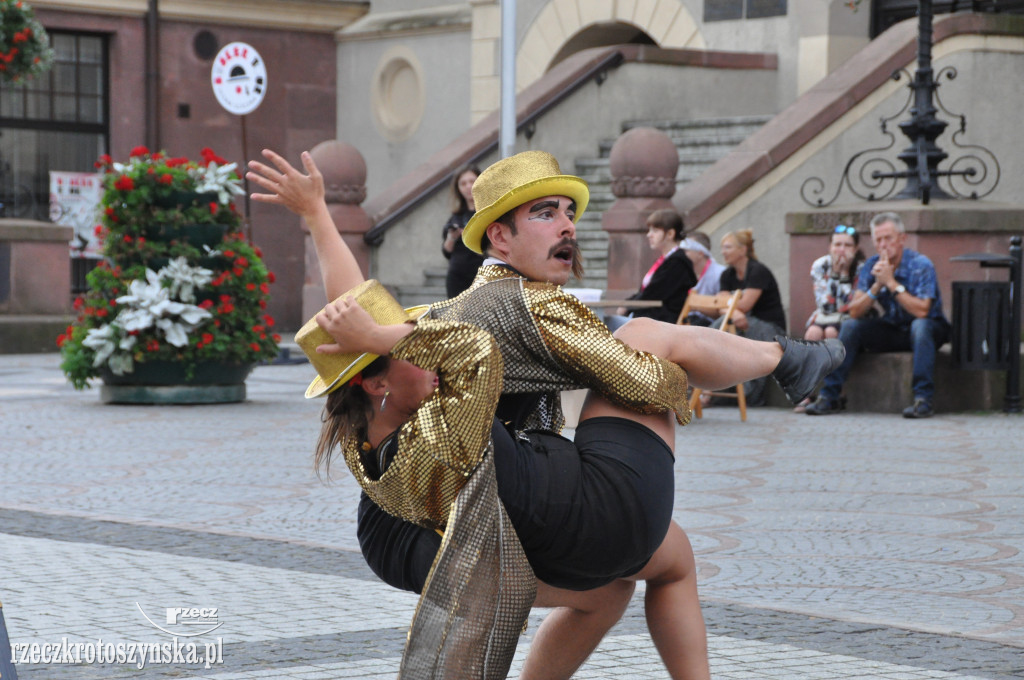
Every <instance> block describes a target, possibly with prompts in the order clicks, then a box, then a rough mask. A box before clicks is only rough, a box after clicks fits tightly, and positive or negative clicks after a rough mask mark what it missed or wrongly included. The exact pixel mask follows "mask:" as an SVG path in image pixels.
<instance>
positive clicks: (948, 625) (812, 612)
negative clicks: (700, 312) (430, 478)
mask: <svg viewBox="0 0 1024 680" xmlns="http://www.w3.org/2000/svg"><path fill="white" fill-rule="evenodd" d="M57 365H58V357H57V356H56V355H53V354H43V355H21V356H0V602H2V603H3V608H2V610H0V611H2V613H3V616H4V618H5V620H6V624H7V630H8V633H9V635H10V639H11V642H12V643H13V644H14V646H15V651H16V652H17V654H16V656H19V655H20V654H21V653H22V652H24V653H25V654H30V653H31V652H32V651H39V647H38V646H39V645H56V646H61V645H63V647H61V649H60V656H61V660H62V661H72V662H73V661H74V660H75V653H76V652H75V650H76V645H78V646H77V653H78V658H79V659H81V661H80V663H28V662H24V663H18V664H17V665H16V666H15V668H16V669H17V672H18V675H19V677H20V678H22V679H23V680H43V679H45V680H50V679H54V680H64V679H68V680H70V679H75V680H79V679H82V680H90V679H94V678H95V679H104V680H105V679H108V678H144V679H147V680H148V679H150V678H154V679H158V678H209V679H212V680H249V679H256V678H264V677H272V678H295V679H302V680H314V679H319V678H367V679H369V678H391V677H394V675H395V673H396V670H397V667H398V660H399V657H400V655H401V650H402V645H403V643H404V640H405V629H406V626H407V625H408V623H409V620H410V618H411V615H412V611H413V608H414V607H415V603H416V598H415V596H413V595H410V594H407V593H400V592H397V591H394V590H392V589H390V588H388V587H387V586H384V585H383V584H381V583H379V582H378V581H377V580H376V579H375V578H374V577H373V575H372V574H371V573H370V572H369V570H368V569H367V568H366V566H365V565H364V564H363V562H362V560H361V558H360V556H359V554H358V550H357V545H356V541H355V529H354V521H353V519H354V512H355V502H356V498H357V487H356V485H355V483H354V482H353V481H352V480H351V479H349V478H348V477H347V473H346V472H345V471H344V470H341V469H339V470H336V474H337V479H336V480H335V481H334V483H332V484H330V485H328V484H325V483H322V482H321V481H319V480H318V479H317V477H316V475H315V474H314V472H313V470H312V467H311V451H312V447H313V444H314V441H315V438H316V434H317V429H318V423H319V421H318V417H319V407H320V403H319V402H307V401H305V400H304V399H302V397H301V392H302V389H303V388H304V387H305V384H306V383H307V382H308V380H309V379H310V368H309V367H308V366H306V365H282V366H264V367H259V368H257V369H256V371H255V372H254V374H253V375H252V377H251V378H250V379H249V383H248V390H249V395H248V400H247V401H246V402H245V403H242V404H231V405H217V406H164V407H147V406H112V405H104V404H101V403H100V399H99V394H98V390H95V389H94V390H90V391H86V392H82V393H79V392H75V391H74V390H72V389H71V388H70V387H69V386H68V385H67V384H66V383H65V381H64V379H63V376H62V374H61V373H60V371H59V370H58V368H57ZM1022 440H1024V417H1020V416H1015V417H1009V416H1005V415H1002V414H957V415H940V416H937V417H936V418H934V419H932V420H929V421H907V420H903V419H902V418H900V417H898V416H897V415H892V416H877V415H876V416H870V415H866V414H843V415H840V416H833V417H830V418H808V417H805V416H802V415H796V414H793V413H790V412H788V411H783V410H772V409H753V410H751V411H750V415H749V419H748V422H747V423H740V422H739V419H738V417H737V415H736V411H735V409H733V408H716V409H708V410H706V411H705V417H704V419H703V420H700V421H695V422H694V423H693V424H692V425H690V426H688V427H686V428H681V429H680V430H679V431H678V436H677V442H676V449H677V462H676V487H677V493H676V496H677V498H676V511H675V516H676V519H677V520H678V521H679V523H680V524H681V525H682V526H683V527H684V528H685V529H686V531H687V532H688V534H689V535H690V538H691V541H692V542H693V545H694V549H695V552H696V555H697V561H698V566H699V569H700V590H701V595H702V601H703V603H704V614H705V618H706V620H707V625H708V632H709V647H710V655H711V667H712V674H713V676H714V677H715V678H729V679H753V678H779V679H785V680H828V679H833V678H835V679H839V678H843V679H850V678H855V679H857V678H864V679H867V678H872V679H874V678H879V679H882V680H897V679H902V678H907V679H915V680H916V679H919V678H947V679H950V680H968V679H973V678H988V679H991V680H1002V679H1004V678H1024V649H1022V648H1024V556H1022V552H1021V551H1022V549H1024V466H1022V462H1021V455H1022V451H1024V446H1022V444H1021V442H1022ZM175 608H183V609H184V611H180V612H175V611H174V610H175ZM191 608H196V609H203V608H206V609H212V608H216V614H215V615H213V613H212V612H211V611H206V612H202V611H189V609H191ZM168 609H171V615H170V616H168ZM543 614H544V611H542V610H541V611H537V612H535V613H534V615H532V616H531V621H530V627H529V632H528V633H527V635H526V636H524V639H523V641H522V643H521V644H520V649H519V655H518V656H517V660H516V663H515V665H514V666H513V672H514V673H515V672H516V671H517V670H518V668H519V666H520V664H521V661H522V657H523V654H525V651H526V650H527V649H528V647H529V641H530V636H531V634H532V632H533V631H535V630H536V628H537V625H538V624H539V622H540V620H541V618H542V616H543ZM214 626H218V627H217V628H215V629H214V630H209V629H210V628H213V627H214ZM175 640H177V644H178V645H179V647H177V648H175V647H174V646H173V645H174V644H175V643H174V641H175ZM79 643H80V644H79ZM133 643H143V644H152V645H155V646H157V647H158V649H159V651H158V652H157V653H156V655H155V656H152V657H147V663H146V665H145V667H144V668H142V669H139V668H137V665H138V664H134V665H133V664H131V663H128V659H127V658H124V659H121V661H123V663H120V662H115V663H105V664H101V663H97V662H95V661H94V662H93V663H89V662H88V654H89V653H90V652H92V653H93V654H95V653H97V648H99V650H100V651H103V650H105V653H107V654H111V655H116V652H118V651H123V652H127V651H129V650H130V645H131V644H133ZM188 643H195V644H196V651H197V652H198V653H202V654H206V652H207V651H209V653H210V657H212V658H213V660H214V661H215V662H216V663H211V664H209V667H208V668H207V667H206V664H203V663H189V659H188V656H187V653H188V648H187V647H186V645H187V644H188ZM118 646H119V647H118ZM164 655H166V656H164ZM200 658H207V657H205V656H204V657H200ZM15 660H16V661H18V660H19V659H17V658H16V659H15ZM0 668H2V665H0ZM578 677H580V678H666V677H667V674H666V673H665V671H664V669H663V668H662V666H661V663H660V661H659V659H658V656H657V654H656V652H655V651H654V648H653V645H652V644H651V642H650V638H649V636H648V635H647V632H646V627H645V624H644V619H643V609H642V598H641V597H640V596H639V595H638V596H636V597H634V601H633V603H632V604H631V606H630V608H629V610H628V611H627V613H626V615H625V617H624V618H623V620H622V621H621V622H620V623H619V624H618V625H617V626H616V627H615V628H614V629H613V630H612V632H611V633H610V635H609V636H608V637H607V638H606V639H605V641H604V642H603V643H602V645H601V646H600V647H599V648H598V650H597V652H595V654H594V655H593V656H592V657H591V658H590V659H589V660H588V661H587V663H586V664H585V665H584V667H583V668H582V669H581V671H580V672H579V674H578Z"/></svg>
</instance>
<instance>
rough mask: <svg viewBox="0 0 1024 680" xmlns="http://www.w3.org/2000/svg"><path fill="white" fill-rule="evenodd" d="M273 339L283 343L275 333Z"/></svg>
mask: <svg viewBox="0 0 1024 680" xmlns="http://www.w3.org/2000/svg"><path fill="white" fill-rule="evenodd" d="M273 338H274V342H281V336H280V335H278V334H277V333H274V335H273ZM360 375H362V374H360Z"/></svg>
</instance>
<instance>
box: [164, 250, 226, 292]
mask: <svg viewBox="0 0 1024 680" xmlns="http://www.w3.org/2000/svg"><path fill="white" fill-rule="evenodd" d="M157 277H158V278H159V279H160V280H161V281H170V283H171V285H170V287H169V288H168V289H167V290H168V294H169V295H170V296H171V297H176V298H178V299H179V300H181V301H182V302H195V299H196V296H195V289H196V288H202V287H203V286H205V285H206V284H208V283H209V282H210V281H212V280H213V272H212V271H210V270H209V269H204V268H203V267H193V266H191V265H189V263H188V260H186V259H185V258H184V257H177V258H175V259H173V260H171V261H170V262H169V263H168V264H167V265H166V266H165V267H164V268H163V269H161V270H160V271H159V272H157Z"/></svg>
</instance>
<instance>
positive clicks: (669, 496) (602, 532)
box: [358, 418, 675, 593]
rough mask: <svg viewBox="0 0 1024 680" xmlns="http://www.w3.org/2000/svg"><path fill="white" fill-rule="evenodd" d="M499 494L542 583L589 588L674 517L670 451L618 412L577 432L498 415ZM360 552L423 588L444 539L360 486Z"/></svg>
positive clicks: (378, 567)
mask: <svg viewBox="0 0 1024 680" xmlns="http://www.w3.org/2000/svg"><path fill="white" fill-rule="evenodd" d="M491 436H492V438H493V439H494V450H495V453H494V464H495V474H496V476H497V479H498V495H499V496H500V498H501V500H502V503H503V504H504V505H505V509H506V511H507V512H508V514H509V518H510V519H511V520H512V524H513V526H515V529H516V533H517V534H518V536H519V540H520V542H521V543H522V546H523V550H524V552H525V553H526V557H527V559H529V561H530V565H531V566H532V567H533V571H534V573H535V574H536V576H537V578H538V579H540V580H541V581H543V582H545V583H547V584H549V585H552V586H556V587H558V588H566V589H569V590H590V589H592V588H597V587H600V586H603V585H605V584H607V583H611V582H612V581H614V580H615V579H617V578H621V577H624V576H631V575H632V574H635V573H636V572H638V571H640V570H641V569H643V567H644V565H646V564H647V562H648V561H649V560H650V558H651V555H653V554H654V551H655V550H657V548H658V546H659V545H661V542H662V540H664V538H665V534H666V533H667V532H668V526H669V523H670V522H671V521H672V506H673V500H674V496H675V476H674V471H673V464H674V459H673V456H672V451H671V449H669V447H668V446H667V445H666V444H665V442H664V441H663V440H662V439H661V438H660V437H659V436H658V435H656V434H655V433H654V432H653V431H652V430H651V429H649V428H647V427H644V426H643V425H640V424H638V423H636V422H634V421H632V420H627V419H624V418H591V419H589V420H586V421H584V422H583V423H581V424H580V426H579V427H577V428H576V439H575V441H574V442H573V441H570V440H568V439H566V438H565V437H562V436H559V435H556V434H552V433H550V432H530V433H528V441H523V440H521V439H517V438H516V437H514V436H513V435H512V434H510V433H509V432H508V430H506V429H505V427H504V426H503V425H502V424H501V422H499V421H498V420H495V421H494V425H493V427H492V428H491ZM358 535H359V545H360V548H361V549H362V552H363V557H364V558H365V559H366V561H367V564H369V565H370V567H371V569H373V571H374V573H376V574H377V575H378V576H379V577H380V578H381V579H382V580H384V581H385V582H386V583H388V584H390V585H392V586H395V587H397V588H401V589H403V590H411V591H413V592H417V593H418V592H420V590H421V589H422V587H423V583H424V581H425V580H426V577H427V572H428V571H429V569H430V565H431V563H432V562H433V555H434V554H435V553H436V552H437V549H438V548H439V547H440V542H441V537H440V536H438V534H437V533H436V532H434V531H431V530H430V529H424V528H422V527H418V526H416V525H414V524H411V523H408V522H405V521H403V520H400V519H397V518H394V517H391V516H390V515H387V514H386V513H384V511H383V510H381V509H380V508H379V507H378V506H376V505H374V504H373V503H372V502H370V500H369V498H366V496H365V494H364V495H363V498H362V500H361V502H360V504H359V523H358Z"/></svg>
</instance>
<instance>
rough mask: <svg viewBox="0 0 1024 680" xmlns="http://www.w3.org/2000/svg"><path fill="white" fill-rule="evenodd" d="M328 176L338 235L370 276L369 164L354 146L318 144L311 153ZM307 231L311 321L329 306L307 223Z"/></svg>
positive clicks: (306, 296) (306, 309) (305, 292)
mask: <svg viewBox="0 0 1024 680" xmlns="http://www.w3.org/2000/svg"><path fill="white" fill-rule="evenodd" d="M310 154H311V155H312V156H313V160H314V161H316V165H317V167H318V168H320V172H321V174H323V176H324V188H325V191H326V195H325V198H326V199H327V209H328V211H329V212H330V214H331V219H333V220H334V224H335V225H336V226H337V228H338V233H340V234H341V237H342V238H343V239H344V240H345V243H347V244H348V247H349V248H351V249H352V253H353V254H354V255H355V257H356V261H357V262H358V263H359V268H360V269H361V270H362V272H363V276H367V277H368V276H369V270H370V248H369V246H367V245H366V242H365V241H363V235H364V234H366V232H367V231H368V230H369V229H370V227H371V226H372V225H371V221H370V216H369V215H367V214H366V211H365V210H363V208H362V207H361V204H362V202H363V201H364V200H366V161H365V160H363V155H362V154H361V153H359V150H358V149H356V148H355V147H354V146H352V145H351V144H347V143H345V142H340V141H338V140H332V141H329V142H321V143H320V144H317V145H316V146H315V147H314V148H313V150H312V151H311V152H310ZM302 229H303V231H305V232H306V275H305V279H304V281H303V285H302V318H303V319H310V318H312V317H313V315H314V314H316V313H317V312H319V311H320V310H321V308H323V306H324V305H325V304H327V296H326V295H325V293H324V284H323V278H322V277H321V275H320V263H319V260H318V259H317V256H316V249H315V248H314V247H313V238H312V236H310V235H309V225H307V224H305V223H304V222H303V224H302Z"/></svg>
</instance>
